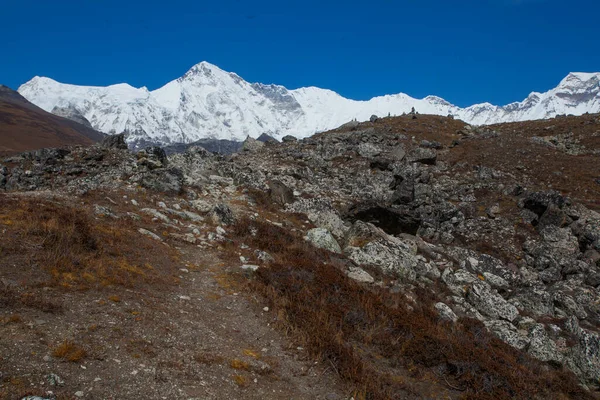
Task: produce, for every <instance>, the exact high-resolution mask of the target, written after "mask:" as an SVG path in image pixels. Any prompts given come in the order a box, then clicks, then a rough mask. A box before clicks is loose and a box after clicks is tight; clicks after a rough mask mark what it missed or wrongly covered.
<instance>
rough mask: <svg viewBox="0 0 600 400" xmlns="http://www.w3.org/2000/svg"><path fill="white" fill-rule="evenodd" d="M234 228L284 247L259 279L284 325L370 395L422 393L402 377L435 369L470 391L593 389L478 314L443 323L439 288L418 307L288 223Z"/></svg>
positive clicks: (271, 247)
mask: <svg viewBox="0 0 600 400" xmlns="http://www.w3.org/2000/svg"><path fill="white" fill-rule="evenodd" d="M232 233H233V234H234V235H237V237H238V239H239V240H240V241H243V242H244V243H246V244H248V245H251V246H253V247H255V248H259V249H261V250H265V251H268V252H269V253H270V254H271V255H273V256H274V257H275V261H274V262H273V263H271V264H270V265H269V267H263V268H260V269H258V270H257V272H256V279H255V280H254V281H252V282H251V283H250V286H251V287H252V288H253V289H254V290H257V291H258V292H260V293H262V294H263V295H264V296H265V297H266V298H267V299H268V300H269V301H270V303H271V306H272V307H273V308H274V309H275V310H276V312H277V315H278V317H279V324H280V326H281V327H282V328H284V329H285V330H286V331H287V332H290V333H291V334H292V335H293V336H294V337H295V338H296V340H297V341H299V342H301V343H302V344H303V345H304V346H305V347H306V348H307V349H308V350H309V351H310V352H311V354H312V355H313V356H315V357H319V358H321V359H323V360H325V361H327V362H328V363H330V364H331V365H332V366H334V368H335V370H336V371H337V372H338V373H339V375H340V376H342V377H344V378H346V379H348V380H349V381H350V382H354V383H355V384H356V386H357V387H358V388H359V390H358V392H359V393H362V395H363V397H364V398H367V399H401V398H405V397H406V396H412V395H415V390H417V389H415V385H414V384H413V383H411V380H410V379H403V378H399V377H402V376H404V377H409V378H410V377H412V376H421V375H425V374H429V375H431V374H432V373H433V372H435V373H437V374H439V375H440V377H441V378H442V379H443V382H444V383H445V384H446V387H447V388H451V389H452V390H453V391H455V392H459V391H460V392H462V397H463V398H465V399H512V398H521V399H530V398H535V397H536V396H537V397H544V396H545V397H548V398H579V399H586V398H592V396H591V395H590V394H589V393H588V392H585V391H584V390H583V389H581V388H580V387H579V385H578V383H577V380H576V379H575V377H574V375H573V374H571V373H570V372H566V371H564V370H557V369H553V368H552V367H550V366H549V365H548V364H544V363H541V362H538V361H536V360H534V359H532V358H531V357H529V356H528V355H527V354H524V353H522V352H519V351H517V350H516V349H514V348H512V347H511V346H509V345H507V344H505V343H504V342H502V341H501V340H499V339H497V338H495V337H494V336H493V335H492V334H490V333H489V332H488V331H487V330H486V328H485V327H484V325H483V324H482V323H480V322H478V321H476V320H470V319H464V320H461V321H460V322H459V323H457V324H455V325H452V324H445V323H440V321H439V318H438V316H437V313H435V312H434V308H433V302H434V301H435V295H433V294H432V292H431V291H425V290H418V291H417V295H418V297H419V301H418V302H417V304H411V306H412V308H410V309H409V308H408V307H407V306H406V299H405V298H404V297H403V295H401V294H395V293H390V292H389V291H387V290H385V289H382V288H378V287H366V286H363V285H361V284H358V283H357V282H354V281H352V280H350V279H348V278H347V277H346V276H345V274H344V273H343V272H341V271H340V269H338V268H336V267H335V266H336V259H332V258H330V255H328V254H327V253H325V252H323V251H321V250H318V249H315V248H313V247H311V246H309V245H308V244H306V243H305V242H304V240H302V238H301V237H300V236H296V235H294V234H292V233H290V232H289V231H287V230H285V229H282V228H279V227H277V226H274V225H271V224H268V223H264V222H259V221H250V220H242V221H240V223H239V224H238V225H237V226H236V227H235V228H234V229H233V230H232Z"/></svg>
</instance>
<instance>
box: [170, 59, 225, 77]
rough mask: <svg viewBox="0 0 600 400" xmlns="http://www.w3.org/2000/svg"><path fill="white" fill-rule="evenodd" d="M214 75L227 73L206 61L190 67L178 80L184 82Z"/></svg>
mask: <svg viewBox="0 0 600 400" xmlns="http://www.w3.org/2000/svg"><path fill="white" fill-rule="evenodd" d="M215 73H217V74H218V73H227V72H225V71H223V70H222V69H221V68H219V67H217V66H216V65H214V64H211V63H209V62H208V61H202V62H199V63H198V64H196V65H194V66H193V67H191V68H190V69H189V70H188V71H187V72H186V73H185V74H184V75H183V76H182V77H181V78H180V79H181V80H185V79H189V78H191V77H194V76H198V75H201V76H210V75H212V74H215Z"/></svg>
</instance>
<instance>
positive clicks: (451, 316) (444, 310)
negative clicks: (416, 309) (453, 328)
mask: <svg viewBox="0 0 600 400" xmlns="http://www.w3.org/2000/svg"><path fill="white" fill-rule="evenodd" d="M434 307H435V309H436V310H437V312H438V314H439V315H440V318H441V319H444V320H446V321H452V322H456V321H458V316H457V315H456V314H455V313H454V311H452V309H451V308H450V307H448V305H447V304H445V303H441V302H439V303H436V304H435V306H434Z"/></svg>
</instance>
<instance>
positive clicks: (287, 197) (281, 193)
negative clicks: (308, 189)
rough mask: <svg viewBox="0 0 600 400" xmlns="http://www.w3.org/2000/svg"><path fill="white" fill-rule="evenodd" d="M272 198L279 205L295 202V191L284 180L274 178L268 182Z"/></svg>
mask: <svg viewBox="0 0 600 400" xmlns="http://www.w3.org/2000/svg"><path fill="white" fill-rule="evenodd" d="M268 186H269V194H270V196H271V200H273V201H274V202H275V203H277V204H279V205H282V206H283V205H286V204H288V203H293V202H294V191H293V190H292V189H290V188H289V187H287V186H286V185H285V184H284V183H283V182H281V181H278V180H274V181H270V182H269V183H268Z"/></svg>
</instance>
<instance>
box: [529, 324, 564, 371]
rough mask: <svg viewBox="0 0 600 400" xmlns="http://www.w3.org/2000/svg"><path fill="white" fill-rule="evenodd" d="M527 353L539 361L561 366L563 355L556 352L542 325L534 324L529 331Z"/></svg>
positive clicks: (554, 344) (556, 348)
mask: <svg viewBox="0 0 600 400" xmlns="http://www.w3.org/2000/svg"><path fill="white" fill-rule="evenodd" d="M527 353H529V355H530V356H532V357H534V358H537V359H538V360H541V361H550V362H553V363H556V364H562V362H563V355H562V354H561V353H560V351H558V347H557V346H556V343H554V341H553V340H552V339H550V337H549V336H548V334H547V333H546V330H545V329H544V325H543V324H535V325H534V326H533V327H532V328H531V330H530V331H529V348H528V349H527Z"/></svg>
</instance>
